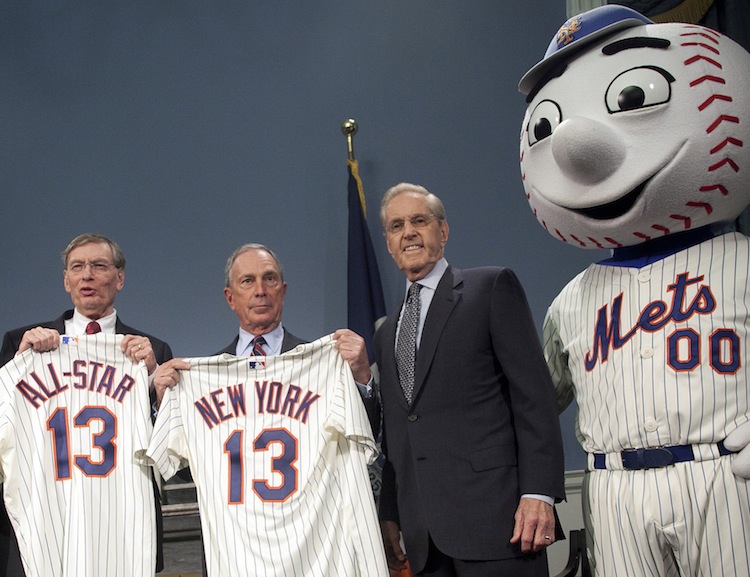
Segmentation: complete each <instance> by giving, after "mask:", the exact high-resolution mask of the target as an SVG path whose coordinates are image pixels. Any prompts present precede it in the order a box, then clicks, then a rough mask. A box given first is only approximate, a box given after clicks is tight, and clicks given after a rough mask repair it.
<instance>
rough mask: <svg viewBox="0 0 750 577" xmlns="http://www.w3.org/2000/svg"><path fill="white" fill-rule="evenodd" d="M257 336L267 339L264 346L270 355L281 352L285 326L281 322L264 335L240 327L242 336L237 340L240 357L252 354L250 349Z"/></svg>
mask: <svg viewBox="0 0 750 577" xmlns="http://www.w3.org/2000/svg"><path fill="white" fill-rule="evenodd" d="M256 336H262V337H263V338H264V339H265V340H266V344H265V346H264V348H265V349H266V351H267V352H268V355H269V356H273V355H280V354H281V345H282V343H283V341H284V327H282V326H281V323H279V325H278V326H277V327H276V328H275V329H273V330H272V331H269V332H267V333H263V334H262V335H254V334H252V333H249V332H247V331H246V330H245V329H243V328H242V327H240V338H239V340H238V341H237V356H238V357H249V356H250V351H251V350H252V342H253V340H254V339H255V337H256Z"/></svg>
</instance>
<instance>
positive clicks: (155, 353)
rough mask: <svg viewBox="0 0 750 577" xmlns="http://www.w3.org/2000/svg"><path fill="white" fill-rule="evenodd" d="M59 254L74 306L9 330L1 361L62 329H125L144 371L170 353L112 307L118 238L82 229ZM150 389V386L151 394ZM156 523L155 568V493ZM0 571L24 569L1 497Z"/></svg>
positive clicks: (48, 342) (117, 284) (13, 573)
mask: <svg viewBox="0 0 750 577" xmlns="http://www.w3.org/2000/svg"><path fill="white" fill-rule="evenodd" d="M61 257H62V261H63V286H64V287H65V290H66V291H67V292H68V293H69V294H70V298H71V300H72V301H73V305H74V308H73V309H71V310H68V311H66V312H64V313H63V314H62V315H61V316H60V317H58V318H56V319H55V320H52V321H48V322H44V323H36V324H32V325H28V326H25V327H21V328H18V329H14V330H11V331H8V332H7V333H6V334H5V337H4V338H3V344H2V350H0V365H5V364H6V363H7V362H8V361H10V360H11V359H12V358H13V357H14V356H15V355H19V354H21V353H23V352H24V351H27V350H29V349H33V350H35V351H38V352H46V351H51V350H55V349H57V348H58V346H59V345H60V340H61V335H63V334H64V335H68V336H81V335H85V334H94V333H98V332H103V333H110V334H121V335H125V336H124V337H123V339H122V341H121V343H120V347H121V348H122V350H123V352H124V353H125V355H126V356H127V357H129V358H130V359H131V360H133V361H134V362H139V361H144V362H145V364H146V367H147V368H148V373H149V375H152V374H153V372H154V371H155V370H156V367H157V366H158V365H159V364H161V363H164V362H166V361H168V360H170V359H171V358H172V351H171V349H170V348H169V345H168V344H167V343H165V342H164V341H161V340H159V339H157V338H155V337H153V336H151V335H148V334H146V333H144V332H143V331H139V330H138V329H135V328H133V327H129V326H127V325H125V324H124V323H123V322H122V321H121V320H120V318H119V316H118V314H117V311H116V310H115V308H114V303H115V297H116V296H117V293H118V292H120V291H121V290H122V288H123V286H124V285H125V257H124V256H123V254H122V251H121V250H120V247H119V246H118V245H117V243H115V242H114V241H112V240H110V239H109V238H107V237H105V236H102V235H99V234H92V233H85V234H81V235H79V236H77V237H76V238H74V239H73V240H72V241H70V243H69V244H68V246H67V247H66V248H65V250H64V251H63V252H62V254H61ZM154 395H155V392H154V391H152V397H153V396H154ZM152 400H154V399H153V398H152ZM157 527H158V529H157V535H158V545H157V551H158V553H157V563H156V571H160V570H161V568H162V566H163V558H162V546H161V543H162V539H161V513H160V510H159V506H158V499H157ZM0 574H2V575H7V576H8V577H23V575H24V571H23V568H22V565H21V557H20V553H19V550H18V544H17V541H16V537H15V535H14V533H13V530H12V527H11V525H10V521H9V518H8V515H7V512H6V510H5V503H4V502H2V503H0Z"/></svg>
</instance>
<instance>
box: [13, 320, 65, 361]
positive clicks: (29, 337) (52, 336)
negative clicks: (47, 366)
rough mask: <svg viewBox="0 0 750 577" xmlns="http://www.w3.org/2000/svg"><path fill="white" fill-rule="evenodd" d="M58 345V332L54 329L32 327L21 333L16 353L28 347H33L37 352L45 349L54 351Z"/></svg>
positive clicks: (18, 353) (26, 349)
mask: <svg viewBox="0 0 750 577" xmlns="http://www.w3.org/2000/svg"><path fill="white" fill-rule="evenodd" d="M59 346H60V333H58V332H57V331H56V330H55V329H45V328H44V327H34V328H33V329H29V330H28V331H26V332H25V333H23V336H22V337H21V343H20V344H19V345H18V350H17V351H16V354H17V355H20V354H21V353H23V352H24V351H28V350H29V349H34V350H35V351H36V352H38V353H46V352H47V351H54V350H55V349H56V348H57V347H59Z"/></svg>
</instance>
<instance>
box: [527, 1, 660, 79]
mask: <svg viewBox="0 0 750 577" xmlns="http://www.w3.org/2000/svg"><path fill="white" fill-rule="evenodd" d="M645 24H653V22H652V21H651V20H649V19H648V18H646V17H645V16H643V15H642V14H640V13H639V12H636V11H635V10H633V9H631V8H627V7H625V6H619V5H617V4H609V5H606V6H599V7H597V8H594V9H593V10H589V11H588V12H583V13H581V14H579V15H578V16H573V17H572V18H569V19H568V20H567V21H566V22H565V24H563V25H562V26H561V27H560V29H559V30H558V31H557V34H555V36H554V38H552V41H551V42H550V43H549V47H548V48H547V52H546V53H545V54H544V58H543V59H542V60H541V61H540V62H538V63H537V64H536V65H535V66H533V67H532V68H531V69H530V70H529V71H528V72H527V73H526V74H524V75H523V78H521V82H519V83H518V91H519V92H520V93H521V94H529V92H531V91H532V90H533V89H534V87H535V86H536V84H537V82H539V81H540V80H541V79H542V78H543V77H544V75H545V74H547V72H549V70H550V69H551V68H553V67H554V66H556V65H557V64H560V63H562V62H564V61H565V60H566V59H570V58H572V57H573V55H575V53H576V52H578V51H579V50H580V49H581V48H583V47H585V46H586V45H588V44H590V43H592V42H593V41H595V40H598V39H600V38H603V37H604V36H607V35H609V34H613V33H615V32H617V31H618V30H623V29H625V28H632V27H634V26H643V25H645Z"/></svg>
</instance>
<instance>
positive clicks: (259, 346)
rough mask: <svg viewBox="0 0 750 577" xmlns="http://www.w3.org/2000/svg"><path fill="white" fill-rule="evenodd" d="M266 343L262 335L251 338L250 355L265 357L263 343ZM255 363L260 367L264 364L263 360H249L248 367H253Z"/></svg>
mask: <svg viewBox="0 0 750 577" xmlns="http://www.w3.org/2000/svg"><path fill="white" fill-rule="evenodd" d="M265 344H266V339H264V338H263V337H255V338H254V339H253V349H252V350H251V351H250V356H251V357H265V356H266V351H265V350H264V349H263V345H265ZM256 365H259V366H261V367H263V366H265V363H264V362H263V361H258V362H257V363H254V362H251V363H250V368H253V369H254V368H255V366H256Z"/></svg>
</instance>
